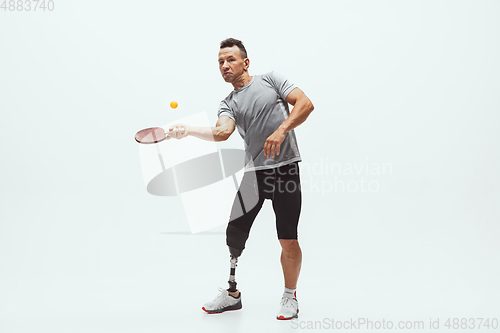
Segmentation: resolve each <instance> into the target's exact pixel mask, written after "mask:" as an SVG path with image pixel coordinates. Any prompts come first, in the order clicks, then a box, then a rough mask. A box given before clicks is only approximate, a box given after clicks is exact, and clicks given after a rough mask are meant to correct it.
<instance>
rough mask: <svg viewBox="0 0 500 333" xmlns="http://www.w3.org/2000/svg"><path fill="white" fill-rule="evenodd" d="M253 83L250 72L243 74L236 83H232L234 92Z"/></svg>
mask: <svg viewBox="0 0 500 333" xmlns="http://www.w3.org/2000/svg"><path fill="white" fill-rule="evenodd" d="M250 81H252V77H251V76H250V74H248V72H245V73H243V74H242V75H241V76H240V77H239V78H238V79H237V80H236V81H234V82H232V85H233V87H234V90H237V89H240V88H243V87H244V86H246V85H247V84H249V83H250Z"/></svg>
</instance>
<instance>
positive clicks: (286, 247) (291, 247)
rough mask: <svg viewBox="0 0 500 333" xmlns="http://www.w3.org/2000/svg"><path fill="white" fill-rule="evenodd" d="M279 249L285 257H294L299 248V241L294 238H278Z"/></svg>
mask: <svg viewBox="0 0 500 333" xmlns="http://www.w3.org/2000/svg"><path fill="white" fill-rule="evenodd" d="M279 241H280V244H281V249H282V250H283V254H284V255H285V256H287V257H295V256H296V255H298V254H299V253H300V252H301V250H300V246H299V241H298V240H296V239H280V240H279Z"/></svg>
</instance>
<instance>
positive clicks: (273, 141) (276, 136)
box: [264, 128, 286, 158]
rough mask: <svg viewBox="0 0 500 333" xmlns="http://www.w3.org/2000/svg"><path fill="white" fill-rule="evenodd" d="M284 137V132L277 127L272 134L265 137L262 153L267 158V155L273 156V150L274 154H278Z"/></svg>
mask: <svg viewBox="0 0 500 333" xmlns="http://www.w3.org/2000/svg"><path fill="white" fill-rule="evenodd" d="M285 137H286V132H285V131H282V130H280V129H279V128H278V129H277V130H276V131H275V132H274V133H273V134H271V135H270V136H269V137H268V138H267V139H266V143H265V144H264V155H266V157H267V158H269V156H271V157H272V158H274V156H275V155H274V153H275V152H276V155H279V154H280V146H281V144H282V143H283V140H285Z"/></svg>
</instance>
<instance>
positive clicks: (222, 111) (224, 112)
mask: <svg viewBox="0 0 500 333" xmlns="http://www.w3.org/2000/svg"><path fill="white" fill-rule="evenodd" d="M221 116H228V117H229V118H231V119H232V120H234V122H236V117H235V116H234V112H233V110H231V108H230V107H229V106H228V105H227V103H226V100H223V101H222V102H220V105H219V111H218V112H217V117H218V118H220V117H221Z"/></svg>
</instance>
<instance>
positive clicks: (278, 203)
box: [229, 162, 302, 239]
mask: <svg viewBox="0 0 500 333" xmlns="http://www.w3.org/2000/svg"><path fill="white" fill-rule="evenodd" d="M265 199H270V200H272V203H273V209H274V213H275V215H276V231H277V234H278V239H297V236H298V233H297V226H298V224H299V216H300V209H301V205H302V195H301V187H300V176H299V164H298V162H294V163H291V164H287V165H283V166H280V167H277V168H274V169H266V170H257V171H255V172H245V174H244V176H243V179H242V181H241V184H240V188H239V190H238V193H237V194H236V196H235V199H234V202H233V207H232V210H231V216H230V222H229V225H231V226H233V227H236V228H238V229H240V230H242V231H244V232H246V233H249V232H250V228H251V227H252V224H253V221H254V220H255V218H256V217H257V214H258V213H259V211H260V209H261V208H262V204H263V203H264V201H265Z"/></svg>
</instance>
